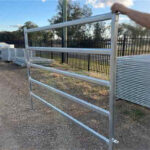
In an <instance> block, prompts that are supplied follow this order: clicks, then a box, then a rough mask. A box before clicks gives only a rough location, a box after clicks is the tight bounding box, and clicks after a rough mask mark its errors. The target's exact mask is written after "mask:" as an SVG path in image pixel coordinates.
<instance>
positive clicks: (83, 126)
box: [31, 92, 109, 145]
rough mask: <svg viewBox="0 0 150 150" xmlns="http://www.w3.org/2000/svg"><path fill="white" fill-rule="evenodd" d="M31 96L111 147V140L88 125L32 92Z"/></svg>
mask: <svg viewBox="0 0 150 150" xmlns="http://www.w3.org/2000/svg"><path fill="white" fill-rule="evenodd" d="M31 96H33V97H34V98H36V99H38V100H39V101H41V102H42V103H43V104H45V105H47V106H48V107H50V108H52V109H54V110H55V111H57V112H59V113H60V114H61V115H63V116H64V117H66V118H68V119H70V120H72V121H73V122H75V123H76V124H78V125H80V126H81V127H82V128H84V129H86V130H87V131H89V132H90V133H92V134H93V135H95V136H96V137H98V138H99V139H101V140H103V141H104V142H106V143H107V144H108V145H109V139H108V138H106V137H105V136H103V135H101V134H99V133H98V132H96V131H94V130H93V129H92V128H89V127H88V126H87V125H85V124H83V123H82V122H80V121H78V120H77V119H75V118H74V117H72V116H70V115H69V114H67V113H65V112H64V111H62V110H60V109H59V108H57V107H55V106H54V105H52V104H50V103H48V102H47V101H46V100H44V99H43V98H41V97H39V96H37V95H36V94H34V93H33V92H31Z"/></svg>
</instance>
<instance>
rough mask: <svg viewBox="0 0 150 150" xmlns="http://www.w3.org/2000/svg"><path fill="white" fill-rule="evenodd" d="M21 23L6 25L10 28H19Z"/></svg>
mask: <svg viewBox="0 0 150 150" xmlns="http://www.w3.org/2000/svg"><path fill="white" fill-rule="evenodd" d="M21 26H22V25H21V24H16V25H9V26H8V27H11V28H19V27H21Z"/></svg>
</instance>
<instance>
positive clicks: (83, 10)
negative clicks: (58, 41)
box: [49, 0, 92, 40]
mask: <svg viewBox="0 0 150 150" xmlns="http://www.w3.org/2000/svg"><path fill="white" fill-rule="evenodd" d="M62 4H63V3H62V0H59V2H58V6H57V10H58V13H57V15H56V16H54V17H53V18H52V19H51V20H49V22H50V24H56V23H60V22H62V21H63V14H62V12H63V5H62ZM67 7H68V9H67V18H68V21H70V20H75V19H79V18H83V17H88V16H91V15H92V11H91V9H90V8H89V7H88V6H86V5H84V6H83V7H81V6H80V4H79V3H77V2H72V1H68V6H67ZM89 28H90V26H89V25H78V26H71V27H68V38H69V39H75V40H77V39H78V40H80V39H86V38H88V36H89V35H90V34H89V32H88V31H89ZM55 31H56V34H57V36H58V37H59V38H61V37H62V30H60V29H59V30H55Z"/></svg>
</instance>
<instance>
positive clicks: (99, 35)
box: [93, 22, 105, 40]
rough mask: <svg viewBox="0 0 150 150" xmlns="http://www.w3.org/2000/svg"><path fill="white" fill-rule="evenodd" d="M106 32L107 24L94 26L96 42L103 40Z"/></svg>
mask: <svg viewBox="0 0 150 150" xmlns="http://www.w3.org/2000/svg"><path fill="white" fill-rule="evenodd" d="M104 32H105V24H104V23H102V22H101V23H99V22H98V23H96V24H95V25H94V32H93V34H94V39H95V40H102V39H103V37H104Z"/></svg>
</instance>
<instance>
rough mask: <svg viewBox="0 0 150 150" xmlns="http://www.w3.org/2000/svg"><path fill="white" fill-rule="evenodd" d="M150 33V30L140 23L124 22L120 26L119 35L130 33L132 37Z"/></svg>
mask: <svg viewBox="0 0 150 150" xmlns="http://www.w3.org/2000/svg"><path fill="white" fill-rule="evenodd" d="M148 33H149V30H148V29H146V28H144V27H142V26H140V25H138V24H134V23H131V24H126V23H123V24H121V25H120V26H119V35H124V34H126V35H128V36H130V37H132V38H135V37H143V36H147V35H148Z"/></svg>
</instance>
